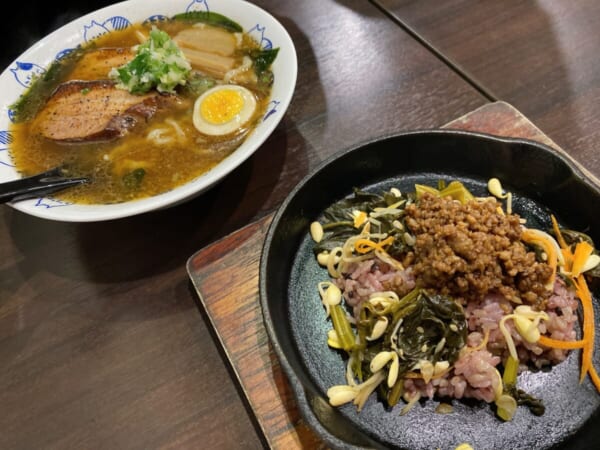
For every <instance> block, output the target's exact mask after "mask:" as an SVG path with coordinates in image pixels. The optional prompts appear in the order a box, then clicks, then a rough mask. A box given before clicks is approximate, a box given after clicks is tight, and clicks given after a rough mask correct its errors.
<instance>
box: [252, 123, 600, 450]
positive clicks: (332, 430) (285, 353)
mask: <svg viewBox="0 0 600 450" xmlns="http://www.w3.org/2000/svg"><path fill="white" fill-rule="evenodd" d="M491 177H497V178H499V179H500V180H501V181H502V184H503V186H504V187H505V188H506V189H507V190H509V191H511V192H513V194H514V201H513V210H514V212H516V213H518V214H520V215H521V216H524V217H526V218H527V220H528V225H529V226H535V227H539V228H546V227H547V226H548V225H549V217H548V212H549V208H551V210H552V212H553V213H554V214H555V216H556V217H557V218H558V220H559V221H560V222H561V223H562V224H563V225H565V226H567V227H569V228H572V229H576V230H580V231H584V232H587V233H588V234H589V235H590V236H591V237H592V238H593V239H594V240H595V242H596V243H600V214H599V212H598V207H599V206H600V188H599V187H598V184H597V182H596V181H595V180H593V179H591V177H590V176H587V175H585V174H584V173H583V172H582V170H580V169H579V167H578V166H577V165H576V164H574V163H573V162H572V161H571V160H570V159H569V158H568V157H565V156H564V155H563V154H562V153H559V152H557V151H556V150H554V149H551V148H549V147H547V146H544V145H541V144H538V143H535V142H531V141H526V140H517V139H505V138H498V137H493V136H490V135H485V134H478V133H471V132H463V131H449V130H423V131H413V132H407V133H401V134H397V135H393V136H387V137H384V138H381V139H378V140H375V141H372V142H368V143H365V144H362V145H360V146H358V147H355V148H351V149H347V150H344V151H342V152H340V153H338V154H336V155H335V156H334V157H332V158H330V159H328V160H327V161H325V162H324V163H323V164H321V165H320V166H319V167H317V168H316V169H315V170H314V171H313V172H312V173H311V174H309V175H308V176H307V177H306V178H304V180H302V181H301V182H300V183H299V184H298V186H297V187H296V188H295V189H294V190H293V191H292V192H291V193H290V195H289V196H288V197H287V199H286V200H285V202H284V203H283V204H282V205H281V207H280V208H279V210H278V211H277V213H276V215H275V217H274V219H273V221H272V223H271V225H270V228H269V230H268V233H267V237H266V240H265V243H264V247H263V251H262V256H261V263H260V302H261V306H262V311H263V316H264V321H265V325H266V328H267V332H268V334H269V337H270V339H271V343H272V346H273V349H274V351H275V353H276V354H277V356H278V358H279V361H280V363H281V366H282V367H283V369H284V371H285V373H286V374H287V376H288V378H289V381H290V384H291V386H292V389H293V391H294V394H295V396H296V399H297V403H298V406H299V408H300V411H301V413H302V414H303V417H304V419H305V420H306V421H307V422H308V423H309V425H310V426H311V427H312V428H313V429H314V430H315V431H316V432H317V433H318V434H319V435H320V436H321V437H322V438H323V440H324V441H325V443H326V444H327V445H328V446H330V447H332V448H340V449H354V448H401V449H404V448H406V449H429V450H431V449H454V448H455V447H456V446H458V445H459V444H461V443H464V442H466V443H469V444H470V445H472V446H473V448H475V449H477V450H483V449H503V450H508V449H534V448H535V449H544V448H578V449H580V448H599V447H598V443H599V442H600V430H599V429H598V427H594V424H593V422H594V421H597V420H598V416H599V415H600V414H599V406H600V394H598V393H597V392H596V391H595V389H594V387H593V386H592V384H591V383H590V382H589V380H586V381H584V383H583V384H581V385H580V384H579V383H578V368H579V352H578V351H573V352H571V354H570V356H569V357H568V358H567V360H566V361H565V362H563V363H561V364H559V365H558V366H555V367H554V368H553V369H552V370H551V371H550V372H538V373H530V374H526V375H522V376H520V378H519V386H520V387H522V388H524V389H525V390H526V391H528V392H530V393H532V394H534V395H536V396H537V397H540V398H542V399H543V401H544V403H545V405H546V413H545V414H544V415H543V416H541V417H536V416H534V415H532V414H531V413H530V412H529V411H528V410H527V409H526V408H525V407H520V408H518V411H517V414H516V415H515V417H514V419H513V421H511V422H507V423H503V422H501V421H500V420H499V419H498V418H497V417H496V416H495V415H494V413H493V411H492V409H491V407H490V406H489V405H487V404H484V403H482V402H460V401H454V402H453V407H454V412H453V413H452V414H445V415H442V414H436V413H435V412H434V409H435V407H436V406H437V404H438V403H439V402H438V401H436V400H427V401H423V402H422V403H421V404H420V405H417V406H416V407H415V408H413V409H412V410H411V411H410V412H409V413H408V414H406V415H404V416H400V415H399V410H400V408H401V405H397V406H396V408H394V409H393V410H386V409H385V408H384V406H383V404H382V403H381V402H380V401H378V400H377V398H376V396H375V395H372V396H371V398H370V399H369V400H368V402H367V404H366V405H365V407H364V408H363V410H362V411H361V412H360V413H357V412H356V410H355V407H354V406H353V405H352V404H348V405H344V406H342V407H339V408H332V407H330V406H329V404H328V402H327V396H326V394H325V393H326V391H327V389H328V388H329V387H330V386H332V385H336V384H345V382H344V370H345V365H344V359H343V357H342V355H341V354H340V353H338V352H336V351H335V350H332V349H330V348H328V346H327V343H326V332H327V330H328V329H330V328H331V325H330V323H329V322H328V321H327V320H326V319H325V314H324V310H323V307H322V305H321V303H320V298H319V294H318V291H317V289H316V286H317V283H318V282H319V281H324V280H327V279H328V278H327V273H326V270H325V269H322V268H320V267H319V266H318V265H317V263H316V261H315V258H314V255H313V253H312V241H311V239H310V236H309V233H308V230H309V224H310V223H311V222H312V221H313V220H316V219H318V218H319V216H320V214H321V213H322V211H323V210H324V209H325V208H326V207H327V206H329V205H330V204H331V203H333V202H335V201H337V200H339V199H341V198H343V197H346V196H348V195H350V194H351V193H352V190H353V188H354V187H359V188H362V189H366V190H370V191H381V190H382V189H389V188H391V187H393V186H396V187H398V188H399V189H400V190H405V191H408V190H411V191H413V190H414V183H416V182H419V183H429V184H433V185H435V184H437V181H438V180H439V179H444V180H446V181H451V180H454V179H458V180H460V181H462V182H463V183H464V184H465V185H466V186H467V187H469V188H470V189H471V190H472V191H473V192H474V193H475V194H476V195H485V194H486V190H485V186H486V183H487V180H488V179H489V178H491ZM594 296H595V300H596V301H597V300H598V293H597V292H595V293H594ZM596 317H600V314H599V311H598V310H596ZM598 329H599V330H600V327H598ZM598 339H600V337H599V336H598V334H597V336H596V340H598ZM596 355H598V352H596ZM599 360H600V358H598V357H596V358H595V363H596V367H599V368H600V364H598V363H599Z"/></svg>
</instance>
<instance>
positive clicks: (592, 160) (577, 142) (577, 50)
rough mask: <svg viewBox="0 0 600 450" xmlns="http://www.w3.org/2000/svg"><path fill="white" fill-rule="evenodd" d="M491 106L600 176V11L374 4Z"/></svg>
mask: <svg viewBox="0 0 600 450" xmlns="http://www.w3.org/2000/svg"><path fill="white" fill-rule="evenodd" d="M373 3H375V4H377V5H378V6H379V7H381V8H382V10H384V11H386V13H387V14H388V15H389V17H390V18H392V19H393V20H395V21H396V22H397V23H398V25H399V26H401V27H402V28H403V29H405V30H407V31H408V32H410V33H413V35H414V36H415V38H416V39H418V40H419V41H420V42H422V43H423V44H424V45H426V46H428V47H429V48H431V49H432V51H434V52H437V53H438V54H439V55H440V56H441V57H442V58H443V59H444V60H445V61H446V62H447V63H448V64H450V65H451V66H452V67H454V68H455V70H457V72H459V73H461V75H463V76H465V78H467V79H468V80H469V82H471V83H472V84H473V85H474V86H476V87H477V88H480V89H481V90H482V91H483V92H484V93H485V94H486V95H487V96H488V97H490V99H500V100H504V101H507V102H509V103H511V104H512V105H514V106H515V107H516V108H518V109H519V111H521V112H523V114H525V115H526V116H527V117H528V118H529V119H531V120H532V121H533V122H535V123H536V125H537V126H538V127H539V128H540V129H541V130H542V131H544V132H545V133H546V134H547V135H548V136H550V138H552V139H553V140H554V141H555V142H556V143H557V144H558V145H560V146H561V147H562V148H565V149H567V150H568V151H569V153H571V154H572V155H573V156H575V157H576V158H577V159H579V160H580V161H581V162H582V163H584V164H585V165H586V166H587V167H588V168H589V169H590V170H591V171H592V172H594V173H596V174H598V173H600V156H599V155H600V153H599V152H598V151H597V148H598V147H599V146H600V127H599V126H598V124H599V123H600V59H598V57H597V53H598V48H599V47H600V33H599V32H598V30H600V3H599V2H597V1H595V0H580V1H577V2H557V1H553V0H538V1H521V0H504V1H501V2H498V1H494V0H483V1H470V0H448V1H444V2H439V1H436V0H419V1H409V0H374V1H373Z"/></svg>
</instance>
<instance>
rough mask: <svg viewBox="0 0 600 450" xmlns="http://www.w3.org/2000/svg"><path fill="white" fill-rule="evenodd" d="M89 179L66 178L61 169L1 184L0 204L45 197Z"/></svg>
mask: <svg viewBox="0 0 600 450" xmlns="http://www.w3.org/2000/svg"><path fill="white" fill-rule="evenodd" d="M88 181H89V180H88V179H87V178H64V177H63V175H62V170H61V168H60V167H57V168H54V169H51V170H48V171H47V172H43V173H39V174H37V175H34V176H32V177H27V178H21V179H19V180H14V181H8V182H6V183H0V203H6V202H10V201H18V200H25V199H28V198H35V197H43V196H44V195H48V194H52V193H53V192H56V191H60V190H62V189H65V188H68V187H69V186H74V185H77V184H81V183H87V182H88Z"/></svg>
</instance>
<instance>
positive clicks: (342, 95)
mask: <svg viewBox="0 0 600 450" xmlns="http://www.w3.org/2000/svg"><path fill="white" fill-rule="evenodd" d="M81 3H82V2H75V1H66V2H44V3H43V5H39V8H40V9H39V10H38V13H36V14H33V13H32V11H29V10H27V9H26V8H22V9H20V10H19V11H18V12H17V13H16V18H15V20H11V21H9V23H8V26H7V28H4V30H3V35H2V36H3V42H8V43H10V44H11V45H9V46H8V47H6V48H3V53H2V57H3V61H4V63H5V65H8V64H10V63H11V62H12V60H13V59H14V58H16V56H18V54H20V52H21V51H23V50H25V48H26V47H27V46H28V45H29V44H31V43H33V42H34V41H35V40H36V39H37V38H39V37H41V36H42V35H44V34H46V33H47V32H49V31H51V30H52V29H53V28H55V27H57V26H59V25H61V24H62V23H64V22H65V21H67V20H70V19H73V18H74V17H77V16H79V15H81V14H83V13H86V12H88V11H90V10H92V9H95V8H96V7H100V6H105V5H107V4H109V3H111V2H107V1H95V2H87V3H86V5H85V6H84V5H82V4H81ZM256 3H257V4H258V5H259V6H261V7H263V8H265V9H267V10H268V11H269V12H271V13H272V14H273V15H274V16H275V17H276V18H278V19H279V20H280V21H281V23H282V24H283V25H284V26H285V27H286V28H287V30H288V31H289V33H290V35H291V36H292V39H293V40H294V44H295V46H296V50H297V52H298V61H299V73H298V83H297V86H296V92H295V96H294V99H293V101H292V104H291V106H290V108H289V110H288V112H287V114H286V116H285V118H284V119H283V121H282V122H281V124H280V125H279V126H278V128H277V129H276V131H275V132H274V134H273V135H272V136H271V137H270V138H269V139H268V140H267V141H266V142H265V144H264V145H263V146H262V147H261V148H260V149H259V151H258V152H257V153H256V154H255V155H254V156H253V157H252V158H250V160H248V161H247V162H246V163H244V164H243V165H242V166H241V167H239V168H238V169H237V170H236V171H234V173H232V174H231V175H230V176H228V177H227V178H225V179H224V180H223V181H222V182H221V183H220V184H219V185H217V186H215V187H214V188H213V189H211V190H210V191H209V192H207V193H205V194H204V195H201V196H200V197H198V198H196V199H194V200H191V201H189V202H187V203H185V204H182V205H179V206H177V207H174V208H172V209H169V210H165V211H159V212H155V213H149V214H146V215H143V216H138V217H133V218H128V219H122V220H116V221H109V222H102V223H89V224H69V223H60V222H50V221H44V220H41V219H37V218H34V217H30V216H27V215H24V214H22V213H19V212H17V211H15V210H13V209H11V208H9V207H7V206H2V207H0V405H1V406H0V411H1V413H0V429H1V430H2V432H1V433H0V448H2V449H4V448H7V449H31V448H36V449H38V448H44V449H45V448H77V449H81V448H86V449H88V448H110V449H117V448H126V449H137V448H139V449H150V448H205V447H207V448H208V447H211V448H223V449H229V448H262V447H263V446H265V445H266V443H265V442H264V440H263V439H262V436H261V433H260V432H258V427H257V423H256V419H255V417H254V414H253V411H252V409H251V408H250V407H249V405H248V404H247V403H246V401H245V397H244V395H243V393H242V392H241V390H240V387H239V384H238V383H237V380H236V378H235V374H234V372H233V371H232V370H231V368H230V366H229V362H228V359H227V355H226V354H224V353H223V352H222V350H221V348H220V346H219V343H218V338H217V336H216V333H215V332H214V330H213V328H212V324H211V322H210V320H208V317H207V315H206V313H205V312H204V309H203V308H202V307H199V306H200V305H199V302H198V298H197V296H196V293H195V292H194V290H193V288H192V286H191V283H190V280H189V278H188V275H187V273H186V268H185V264H186V261H187V260H188V258H189V257H190V256H191V255H193V254H194V253H195V252H197V251H198V250H199V249H202V248H205V247H206V246H207V245H209V244H211V243H215V242H216V241H218V240H219V239H221V238H224V237H226V236H228V235H229V234H230V233H232V232H234V231H236V230H239V229H240V228H242V227H244V226H246V225H248V224H252V223H256V221H259V220H261V219H264V218H265V217H266V216H267V215H269V214H270V213H272V212H273V211H274V210H275V209H276V208H277V206H278V205H279V204H280V203H281V202H282V200H283V199H284V198H285V196H286V195H287V193H288V192H289V191H290V190H291V189H292V188H293V186H294V185H295V184H296V183H297V182H298V181H299V180H300V179H301V178H302V177H303V176H304V175H306V174H307V173H308V172H309V171H310V170H311V169H312V168H313V167H314V166H315V165H317V164H318V163H319V162H320V161H322V160H323V159H324V158H326V157H328V156H329V155H331V154H333V153H334V152H336V151H337V150H339V149H341V148H344V147H347V146H350V145H354V144H356V143H357V142H361V141H364V140H368V139H369V138H373V137H376V136H380V135H383V134H387V133H390V132H393V131H398V130H406V129H412V128H428V127H439V126H442V125H443V124H445V123H447V122H449V121H451V120H453V119H455V118H457V117H460V116H462V115H463V114H466V113H468V112H470V111H472V110H474V109H476V108H478V107H480V106H482V105H484V104H486V103H487V102H488V101H489V98H488V97H486V95H484V94H485V92H483V91H482V89H479V88H478V87H477V86H475V85H474V83H473V82H472V81H471V80H469V79H465V77H464V74H460V73H457V71H456V70H455V69H454V68H453V67H449V66H448V65H447V64H446V62H445V61H444V60H443V59H440V58H439V57H438V56H437V55H436V54H435V53H434V52H432V51H431V49H430V48H428V47H427V46H426V45H424V44H423V42H422V41H420V40H419V39H418V38H416V37H415V35H413V34H411V32H409V31H407V29H406V28H403V27H402V26H399V24H398V23H397V21H396V20H395V19H394V17H392V14H396V13H395V12H393V13H392V12H390V11H391V9H390V11H385V10H382V9H381V5H376V4H373V3H368V2H364V1H360V0H350V1H346V2H334V1H326V2H323V1H317V0H306V1H303V2H292V1H287V2H280V1H275V0H264V1H257V2H256ZM417 3H419V4H421V3H422V2H415V4H417ZM590 3H591V2H590ZM423 4H425V2H423ZM34 7H35V5H34V6H32V7H31V8H32V9H34ZM414 8H416V9H418V6H415V7H414ZM423 11H425V6H424V10H423ZM423 14H424V15H426V14H427V13H423ZM456 14H459V13H458V12H457V13H456ZM507 14H509V13H507ZM535 17H536V16H535V13H533V15H532V16H531V17H530V20H532V21H534V20H535ZM459 25H460V22H459ZM499 25H500V26H501V25H502V23H500V24H499ZM455 32H456V33H458V35H460V36H462V35H463V34H462V33H464V30H462V29H456V30H455ZM562 32H563V33H565V34H566V35H568V34H569V28H565V29H562ZM448 35H452V34H451V30H449V31H448ZM9 37H10V38H9ZM463 45H465V46H466V47H467V49H465V50H464V51H465V52H467V53H468V52H469V50H468V48H471V50H470V51H472V52H473V53H472V56H473V57H476V55H477V54H478V51H477V47H476V46H475V44H474V43H473V42H472V41H470V40H467V41H464V42H463ZM457 46H458V44H457ZM500 47H501V46H500ZM540 57H541V56H540ZM551 57H552V55H549V56H548V58H551ZM507 58H508V61H510V60H511V58H509V57H507ZM539 76H541V75H539ZM541 77H542V78H541V80H542V81H540V78H536V80H535V82H537V83H540V82H543V81H544V78H543V76H541ZM591 78H592V79H591V80H590V84H593V82H594V81H595V80H594V79H593V77H591ZM550 79H551V77H550ZM598 86H600V83H598V84H597V85H596V88H597V87H598ZM589 89H590V92H592V91H593V86H590V87H589ZM496 90H497V89H496ZM482 92H483V93H482ZM498 92H499V91H498ZM540 95H541V94H538V95H534V94H532V93H531V92H529V91H527V90H520V91H519V90H516V93H515V96H516V97H515V98H513V99H511V101H515V100H519V101H520V102H521V104H522V105H525V106H526V105H529V104H530V102H533V103H534V104H537V103H538V102H543V100H542V99H540ZM582 95H583V94H582ZM584 112H585V111H584ZM545 114H550V115H552V114H554V117H556V118H557V119H556V120H557V121H558V119H560V116H561V104H556V105H554V104H553V103H552V102H547V105H546V110H545ZM542 118H543V117H542ZM583 119H584V120H583V121H585V122H586V123H588V124H591V123H594V120H596V119H595V117H594V116H593V115H585V117H584V118H583ZM564 120H565V121H566V122H568V121H572V120H574V119H573V118H571V117H565V118H564ZM577 121H578V122H581V121H582V119H580V118H579V117H578V118H577ZM591 129H592V126H590V125H587V126H586V127H585V128H579V131H578V132H581V133H583V132H585V130H588V132H589V134H588V135H577V136H576V137H572V134H571V133H572V130H571V129H570V128H569V127H568V126H567V127H564V128H563V127H561V126H558V127H557V128H556V130H555V133H554V135H553V136H552V137H553V138H554V139H555V140H557V141H560V140H561V139H575V140H576V141H578V142H579V141H580V140H581V141H582V142H585V140H586V139H588V138H589V139H592V140H593V139H594V137H593V136H592V133H591V131H590V130H591ZM563 142H567V141H563ZM566 148H568V147H566ZM574 154H575V155H577V154H578V153H577V152H575V153H574ZM595 161H596V162H593V163H592V164H590V168H591V169H592V170H593V172H594V173H595V174H596V175H598V174H599V173H600V166H598V165H597V164H598V163H597V161H598V159H597V157H596V159H595ZM232 251H235V248H232Z"/></svg>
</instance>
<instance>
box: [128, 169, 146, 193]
mask: <svg viewBox="0 0 600 450" xmlns="http://www.w3.org/2000/svg"><path fill="white" fill-rule="evenodd" d="M144 176H146V171H145V170H144V169H142V168H141V167H140V168H137V169H134V170H132V171H131V172H128V173H126V174H125V175H123V178H122V180H123V184H124V185H125V187H126V188H128V189H138V188H139V187H140V186H141V185H142V181H143V179H144Z"/></svg>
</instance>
